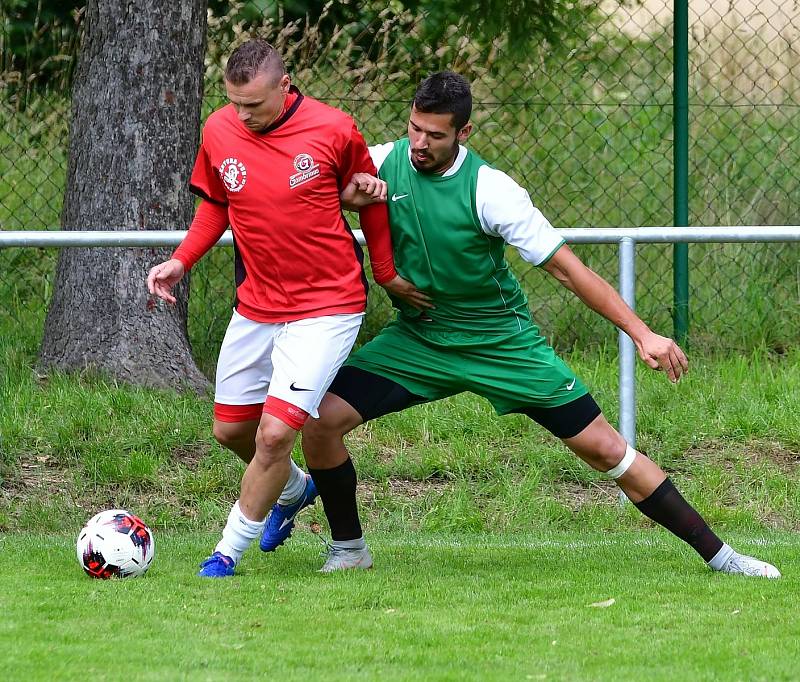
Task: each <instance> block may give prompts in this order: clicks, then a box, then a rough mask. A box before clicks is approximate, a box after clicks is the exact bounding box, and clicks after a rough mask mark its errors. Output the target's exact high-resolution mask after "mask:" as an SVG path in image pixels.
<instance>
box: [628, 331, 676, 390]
mask: <svg viewBox="0 0 800 682" xmlns="http://www.w3.org/2000/svg"><path fill="white" fill-rule="evenodd" d="M636 348H637V350H638V351H639V357H640V358H642V360H644V362H645V363H646V364H647V365H648V366H649V367H652V368H653V369H655V370H663V371H664V372H666V373H667V377H668V378H669V380H670V381H671V382H673V383H675V382H676V381H678V379H680V378H681V375H682V374H685V373H686V372H687V371H688V370H689V361H688V360H687V359H686V355H685V354H684V352H683V351H682V350H681V349H680V346H678V344H677V343H675V342H674V341H673V340H672V339H668V338H667V337H665V336H659V335H658V334H656V333H654V332H651V331H648V333H647V334H646V335H645V336H644V338H642V339H640V340H638V341H637V342H636Z"/></svg>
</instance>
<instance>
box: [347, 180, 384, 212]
mask: <svg viewBox="0 0 800 682" xmlns="http://www.w3.org/2000/svg"><path fill="white" fill-rule="evenodd" d="M388 192H389V189H388V185H387V184H386V183H385V182H384V181H383V180H381V179H380V178H376V177H375V176H374V175H370V174H369V173H353V177H351V178H350V182H349V183H348V185H347V187H345V188H344V189H343V190H342V193H341V194H340V195H339V199H340V200H341V202H342V206H343V207H344V208H346V209H348V210H350V211H355V210H358V209H359V208H362V207H364V206H369V205H370V204H375V203H386V198H387V196H388Z"/></svg>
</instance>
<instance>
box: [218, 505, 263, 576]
mask: <svg viewBox="0 0 800 682" xmlns="http://www.w3.org/2000/svg"><path fill="white" fill-rule="evenodd" d="M264 521H265V520H264V519H261V521H251V520H250V519H248V518H247V517H246V516H245V515H244V514H242V510H241V509H240V508H239V500H236V504H234V505H233V509H231V513H230V514H228V523H226V524H225V529H224V530H223V531H222V540H220V541H219V543H218V544H217V546H216V547H215V548H214V551H215V552H222V553H223V554H225V555H226V556H229V557H230V558H231V559H233V560H234V561H235V562H236V563H237V564H238V563H239V559H241V558H242V554H244V551H245V550H246V549H247V548H248V547H249V546H250V543H251V542H253V540H255V539H256V538H257V537H258V536H259V535H261V531H263V530H264Z"/></svg>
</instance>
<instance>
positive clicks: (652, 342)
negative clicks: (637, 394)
mask: <svg viewBox="0 0 800 682" xmlns="http://www.w3.org/2000/svg"><path fill="white" fill-rule="evenodd" d="M542 268H544V269H545V270H546V271H547V272H548V273H550V274H551V275H552V276H553V277H555V278H556V279H557V280H558V281H559V282H560V283H561V284H562V285H563V286H565V287H566V288H567V289H569V290H570V291H572V292H573V293H574V294H575V295H576V296H577V297H578V298H579V299H580V300H581V301H583V303H584V304H585V305H586V306H587V307H589V308H591V309H592V310H594V311H595V312H596V313H599V314H600V315H602V316H603V317H605V318H606V319H607V320H608V321H609V322H611V323H612V324H614V325H616V326H617V327H619V328H620V329H622V330H623V331H624V332H625V333H626V334H627V335H628V336H630V337H631V339H632V340H633V343H634V344H635V345H636V349H637V351H638V352H639V357H640V358H642V360H643V361H644V362H645V363H647V365H648V366H650V367H652V368H653V369H656V370H659V369H661V370H664V371H665V372H666V373H667V377H669V380H670V381H673V382H674V381H677V380H678V379H679V378H680V376H681V375H682V374H683V373H684V372H686V371H687V370H688V369H689V365H688V362H687V360H686V355H685V354H684V352H683V351H682V350H681V349H680V347H679V346H678V344H677V343H675V342H674V341H673V340H672V339H669V338H667V337H665V336H659V335H658V334H656V333H655V332H653V331H651V329H650V328H649V327H648V326H647V325H646V324H645V323H644V322H643V321H642V320H641V319H640V318H639V316H638V315H636V313H635V312H633V310H631V308H630V306H628V304H627V303H625V301H623V300H622V297H621V296H620V295H619V293H618V292H617V290H616V289H614V287H612V286H611V285H610V284H609V283H608V282H606V281H605V280H604V279H603V278H602V277H600V275H598V274H597V273H596V272H594V271H593V270H591V269H590V268H588V267H587V266H586V265H584V264H583V262H582V261H581V260H580V258H578V257H577V256H576V255H575V254H574V253H573V252H572V250H571V249H570V248H569V247H568V246H566V245H564V246H562V247H561V248H560V249H558V251H556V252H555V253H554V254H553V256H552V257H551V258H550V260H549V261H547V263H545V264H544V265H543V266H542Z"/></svg>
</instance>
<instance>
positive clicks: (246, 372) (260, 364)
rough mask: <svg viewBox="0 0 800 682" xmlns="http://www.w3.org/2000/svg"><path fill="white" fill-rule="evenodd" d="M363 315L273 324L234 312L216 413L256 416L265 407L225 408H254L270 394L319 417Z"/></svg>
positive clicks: (220, 364) (219, 363) (219, 365)
mask: <svg viewBox="0 0 800 682" xmlns="http://www.w3.org/2000/svg"><path fill="white" fill-rule="evenodd" d="M363 318H364V314H363V313H355V314H345V315H326V316H323V317H309V318H307V319H303V320H295V321H293V322H279V323H274V324H273V323H268V322H254V321H252V320H248V319H247V318H246V317H243V316H242V315H240V314H239V313H237V312H236V311H235V310H234V311H233V317H231V321H230V323H229V324H228V330H227V331H226V332H225V338H224V339H223V340H222V347H221V348H220V351H219V359H218V360H217V380H216V392H215V395H214V402H215V403H216V405H215V417H217V418H221V419H222V420H223V421H243V420H244V419H253V418H256V419H257V418H259V417H260V413H261V410H260V409H256V410H255V411H253V410H250V411H249V412H248V411H247V410H244V411H242V410H236V408H233V409H232V410H229V411H228V413H227V417H228V418H226V412H225V406H253V407H254V408H255V406H257V405H261V404H263V403H264V402H265V401H266V400H267V398H268V397H269V398H270V402H271V403H273V404H288V405H290V406H295V407H296V408H299V409H300V410H302V411H303V412H305V413H308V414H310V415H311V416H313V417H318V416H319V412H318V411H317V408H318V407H319V404H320V402H322V398H323V396H324V395H325V391H327V390H328V386H330V384H331V382H332V381H333V378H334V377H335V376H336V372H338V371H339V368H340V367H341V366H342V363H343V362H344V361H345V359H347V356H348V354H349V353H350V350H351V349H352V347H353V344H354V343H355V340H356V336H357V335H358V330H359V327H360V326H361V321H362V319H363ZM220 408H221V409H220ZM289 412H290V413H292V414H293V412H292V410H291V409H289ZM237 414H238V415H242V416H243V418H242V419H239V418H237V417H236V415H237ZM231 415H233V416H231ZM276 416H278V415H276ZM303 419H304V417H303ZM290 421H291V420H290ZM287 423H289V422H287ZM290 426H293V427H295V428H297V425H296V424H295V423H290Z"/></svg>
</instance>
